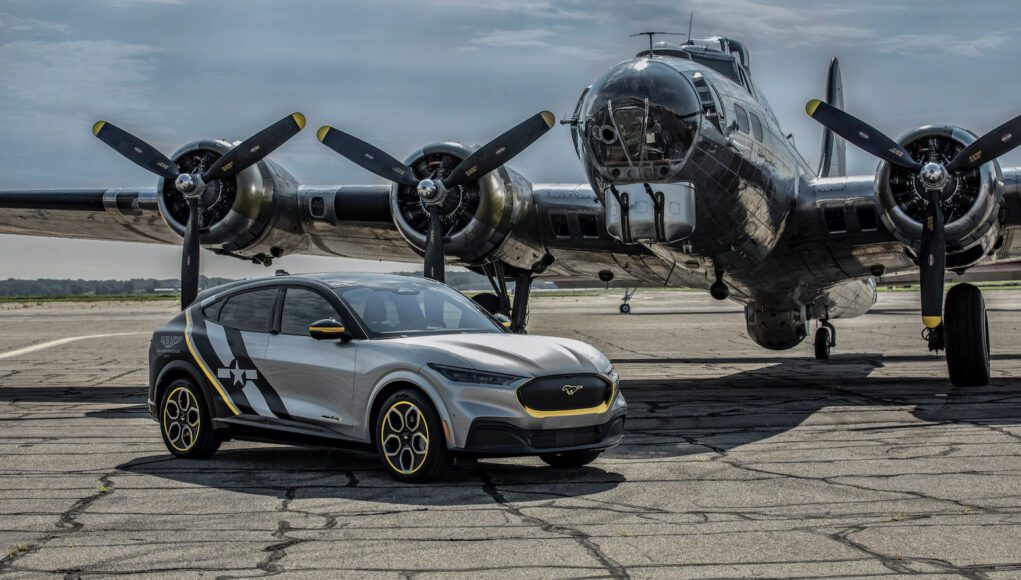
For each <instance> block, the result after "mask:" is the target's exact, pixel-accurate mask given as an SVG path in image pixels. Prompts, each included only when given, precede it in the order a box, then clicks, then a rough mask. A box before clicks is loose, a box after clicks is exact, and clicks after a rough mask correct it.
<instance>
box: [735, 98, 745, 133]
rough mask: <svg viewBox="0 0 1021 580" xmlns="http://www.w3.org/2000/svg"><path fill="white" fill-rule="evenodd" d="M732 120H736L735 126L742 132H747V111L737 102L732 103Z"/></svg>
mask: <svg viewBox="0 0 1021 580" xmlns="http://www.w3.org/2000/svg"><path fill="white" fill-rule="evenodd" d="M734 120H735V121H737V128H738V129H739V130H740V131H741V132H742V133H747V132H748V112H747V111H745V110H744V107H742V106H741V105H738V104H737V103H734Z"/></svg>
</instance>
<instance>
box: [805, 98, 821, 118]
mask: <svg viewBox="0 0 1021 580" xmlns="http://www.w3.org/2000/svg"><path fill="white" fill-rule="evenodd" d="M821 103H822V101H820V100H819V99H812V100H811V101H808V104H806V105H805V112H806V113H808V116H809V117H811V116H812V115H814V114H815V110H816V109H818V108H819V105H820V104H821Z"/></svg>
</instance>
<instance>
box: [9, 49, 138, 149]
mask: <svg viewBox="0 0 1021 580" xmlns="http://www.w3.org/2000/svg"><path fill="white" fill-rule="evenodd" d="M154 52H156V49H154V48H153V47H151V46H146V45H140V44H129V43H124V42H118V41H114V40H70V41H59V42H41V41H29V40H18V41H14V42H9V43H7V44H3V45H0V71H3V77H4V84H3V88H0V94H4V95H7V96H9V97H13V99H12V101H11V104H10V105H9V106H7V107H4V109H3V111H2V112H0V124H3V125H4V126H8V127H12V126H23V125H25V126H29V127H31V128H32V134H33V135H34V136H35V137H36V138H37V139H40V140H43V141H49V142H59V143H64V144H66V143H69V142H70V143H81V142H83V141H84V140H85V139H86V136H87V135H88V133H87V132H86V131H83V130H82V127H84V126H85V125H86V124H87V123H88V119H90V118H91V117H92V115H94V114H96V113H97V112H101V111H108V112H113V111H117V112H118V114H120V115H122V116H123V118H127V119H131V118H134V117H137V116H138V113H140V112H142V111H147V110H149V98H148V87H149V84H150V83H151V81H152V79H151V74H152V71H153V65H152V64H151V63H150V62H148V61H147V58H148V57H149V56H150V55H152V54H153V53H154Z"/></svg>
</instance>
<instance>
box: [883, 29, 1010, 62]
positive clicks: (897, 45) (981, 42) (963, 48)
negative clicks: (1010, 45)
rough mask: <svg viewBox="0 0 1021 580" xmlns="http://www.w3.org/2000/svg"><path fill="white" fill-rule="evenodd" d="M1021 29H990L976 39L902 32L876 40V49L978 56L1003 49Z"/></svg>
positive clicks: (922, 54)
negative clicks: (990, 30)
mask: <svg viewBox="0 0 1021 580" xmlns="http://www.w3.org/2000/svg"><path fill="white" fill-rule="evenodd" d="M1017 31H1018V29H1016V28H1014V29H1009V30H1000V31H995V32H986V33H983V34H982V35H980V36H976V37H974V38H961V37H954V36H945V35H931V34H929V35H924V34H902V35H899V36H894V37H892V38H886V39H883V40H881V41H879V42H877V43H876V49H877V50H879V51H880V52H885V53H888V54H903V53H904V52H910V53H912V54H916V55H918V56H920V57H923V58H929V59H936V58H943V57H947V56H965V57H977V56H982V55H984V54H987V53H988V51H990V50H993V49H996V48H1000V47H1001V46H1003V45H1004V44H1005V43H1006V42H1007V41H1008V40H1010V39H1011V38H1012V37H1013V36H1014V35H1015V33H1016V32H1017Z"/></svg>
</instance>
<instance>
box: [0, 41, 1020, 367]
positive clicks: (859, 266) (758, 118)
mask: <svg viewBox="0 0 1021 580" xmlns="http://www.w3.org/2000/svg"><path fill="white" fill-rule="evenodd" d="M646 34H648V36H649V46H648V49H646V50H643V51H641V52H639V53H638V54H636V55H635V56H634V58H631V59H628V60H626V61H624V62H621V63H619V64H617V65H615V66H613V67H611V68H610V69H608V70H607V71H606V72H605V73H604V74H603V75H602V76H600V77H599V78H598V79H597V80H596V81H595V82H594V83H593V84H592V85H591V86H589V87H588V88H586V89H584V90H583V91H582V93H581V96H580V98H579V99H578V101H577V106H576V108H575V109H574V113H573V115H572V116H571V117H570V118H568V119H565V120H564V121H562V122H563V123H565V124H567V125H568V126H569V128H570V131H571V133H572V136H573V142H574V146H575V150H576V152H577V154H578V157H579V159H580V160H581V162H582V164H583V165H584V169H585V173H586V176H587V178H588V183H584V184H533V183H530V182H529V181H528V180H527V179H526V178H525V177H523V176H522V175H520V174H519V173H517V172H515V171H514V170H512V169H511V168H510V167H508V166H507V165H506V163H507V162H508V161H509V160H510V159H511V158H512V157H514V156H515V155H517V154H518V153H520V152H521V151H522V150H524V149H525V148H526V147H528V146H529V145H530V144H531V143H532V142H534V141H535V140H536V139H538V138H539V137H541V136H542V135H543V134H544V133H545V132H547V131H548V130H550V129H551V128H552V127H553V125H554V124H555V118H554V116H553V115H552V114H551V113H549V112H547V111H544V112H541V113H539V114H538V115H535V116H533V117H531V118H529V119H527V120H525V121H524V122H522V123H521V124H519V125H517V126H516V127H514V128H512V129H510V130H509V131H507V132H506V133H504V134H503V135H501V136H499V137H497V138H496V139H494V140H493V141H491V142H490V143H488V144H486V145H484V146H482V147H476V146H469V145H464V144H460V143H454V142H439V143H434V144H430V145H426V146H425V147H422V148H421V149H418V150H417V151H415V152H413V153H412V154H410V155H409V156H407V157H406V158H405V160H404V161H403V162H401V161H398V160H397V159H395V158H394V157H392V156H390V155H389V154H387V153H385V152H383V151H381V150H379V149H377V148H376V147H373V146H372V145H369V144H368V143H365V142H364V141H361V140H359V139H357V138H356V137H354V136H352V135H349V134H347V133H344V132H343V131H341V130H338V129H335V128H333V127H330V126H324V127H322V128H320V129H319V130H318V132H317V137H318V139H319V140H320V141H321V142H322V143H323V144H324V145H326V146H327V147H328V148H330V149H332V150H333V151H335V152H337V153H339V154H340V155H342V156H344V157H346V158H347V159H348V160H350V161H351V162H353V163H356V164H357V165H359V166H361V167H363V168H365V169H366V170H368V171H370V172H372V173H374V174H376V175H378V176H379V177H382V178H384V179H386V180H388V181H389V182H390V183H388V184H380V185H301V184H299V183H298V181H297V180H296V179H295V178H294V177H293V176H291V174H289V173H288V172H287V171H286V170H285V169H284V168H282V167H281V166H280V165H278V164H276V163H274V162H273V161H271V160H269V159H268V158H267V155H268V154H269V153H271V152H272V151H273V150H274V149H276V148H277V147H279V146H281V145H283V144H284V143H285V142H286V141H287V140H288V139H290V138H291V137H293V136H294V135H295V134H297V133H298V132H299V131H300V130H301V129H302V128H303V127H304V125H305V118H304V116H302V115H301V114H300V113H295V114H293V115H289V116H287V117H284V118H283V119H282V120H280V121H278V122H277V123H275V124H273V125H271V126H270V127H269V128H267V129H265V130H264V131H262V132H260V133H258V134H257V135H255V136H253V137H251V138H249V139H247V140H245V141H242V142H240V143H238V142H234V143H231V142H227V141H224V140H212V139H203V140H198V141H194V142H192V143H188V144H186V145H184V146H183V147H181V148H180V149H178V150H177V151H176V152H174V153H173V154H172V155H171V156H170V157H166V156H164V155H163V154H162V153H160V152H159V151H157V150H156V149H154V148H153V147H151V146H149V145H147V144H146V143H145V142H144V141H142V140H141V139H139V138H138V137H135V136H133V135H131V134H129V133H127V132H125V131H123V130H122V129H119V128H118V127H116V126H115V125H113V124H112V123H108V122H103V121H100V122H97V123H96V124H95V125H94V126H93V132H94V133H95V135H96V137H98V138H99V139H100V140H102V141H103V142H104V143H106V144H107V145H109V146H111V147H113V148H114V149H115V150H117V151H118V152H120V153H121V154H122V155H124V156H125V157H127V158H128V159H129V160H131V161H133V162H135V163H136V164H138V165H140V166H141V167H143V168H145V169H147V170H149V171H150V172H152V173H154V174H156V175H157V176H158V177H159V179H158V181H157V182H156V184H155V186H148V187H136V188H112V189H73V190H32V191H25V190H19V191H0V233H10V234H25V235H38V236H54V237H65V238H90V239H102V240H123V241H134V242H150V243H163V244H182V243H183V251H182V276H181V277H182V303H183V305H188V304H190V303H191V302H192V301H193V300H194V298H195V294H196V292H197V285H198V260H199V250H200V247H201V248H205V249H207V250H209V251H212V252H214V253H217V254H223V255H227V256H234V257H237V258H239V259H243V260H251V261H254V262H256V263H262V264H266V265H269V264H270V263H271V262H272V260H273V259H274V258H279V257H281V256H285V255H288V254H317V255H329V256H343V257H349V258H366V259H386V260H396V261H418V260H420V259H424V266H425V275H426V276H429V277H431V278H434V279H437V280H440V281H442V280H443V277H444V268H445V265H446V264H448V263H450V264H458V265H463V266H465V267H467V268H469V269H471V270H473V271H476V272H482V273H485V274H486V275H487V276H488V277H489V280H490V282H491V283H492V286H493V290H494V292H493V293H485V294H482V295H480V296H478V297H477V298H476V300H477V301H478V302H479V304H480V305H481V306H483V307H484V308H486V309H488V310H489V311H491V312H494V313H495V312H503V313H505V314H509V315H510V317H511V321H512V329H513V330H515V331H518V332H523V331H524V328H525V324H526V312H527V307H528V297H529V288H530V285H531V283H532V280H533V279H535V278H536V277H539V276H543V277H550V278H552V279H554V280H565V281H591V282H595V281H596V280H601V281H603V282H608V281H609V280H611V279H617V280H618V281H620V282H623V283H624V284H630V285H635V286H636V285H642V284H646V285H648V284H657V285H665V286H687V287H697V288H706V289H708V290H709V292H710V293H711V295H712V296H713V297H714V298H717V299H719V300H724V299H727V298H729V299H732V300H736V301H738V302H739V303H741V304H743V305H744V307H745V318H746V322H747V329H748V334H749V336H750V337H751V338H752V339H753V340H754V341H755V342H756V343H758V344H759V345H761V346H763V347H765V348H768V349H775V350H784V349H790V348H793V347H795V346H796V345H798V344H799V343H801V342H802V341H803V340H804V339H805V338H806V337H807V336H808V335H809V332H810V324H811V322H812V321H813V320H814V321H817V324H818V328H817V331H816V334H815V354H816V357H817V358H820V359H825V358H828V357H829V355H830V349H831V347H833V346H835V345H836V340H835V329H834V327H833V324H832V321H833V320H836V319H840V318H850V317H856V316H861V315H863V314H865V313H866V312H867V311H868V310H869V308H870V307H871V306H872V305H873V304H874V303H875V300H876V282H875V279H876V278H879V277H882V276H884V275H887V274H894V273H899V272H911V271H916V270H917V271H918V272H919V277H920V289H921V316H922V320H921V322H922V327H923V335H924V336H925V338H926V340H927V343H928V348H929V349H930V350H934V351H939V350H944V351H945V352H946V361H947V365H948V369H949V374H950V379H951V381H952V382H953V383H954V384H955V385H959V386H967V385H982V384H986V383H987V382H988V381H989V374H990V367H989V360H990V357H989V334H988V320H987V317H986V311H985V305H984V301H983V298H982V294H981V292H980V291H979V290H978V289H977V288H976V287H974V286H972V285H970V284H958V285H956V286H954V287H952V288H951V289H950V291H949V292H947V293H946V296H945V299H944V289H943V286H944V278H945V275H946V272H947V271H951V272H955V273H958V274H961V273H964V272H966V271H968V270H969V269H972V268H981V267H984V266H987V265H989V264H992V263H995V262H1001V263H1002V264H998V265H997V266H998V267H999V268H1000V269H1001V271H1002V268H1003V266H1004V265H1006V266H1007V267H1008V269H1009V268H1010V267H1011V266H1010V264H1011V261H1012V260H1018V259H1021V236H1019V235H1018V232H1019V231H1021V186H1019V180H1021V168H1002V167H1000V165H999V163H997V161H996V159H997V157H999V156H1001V155H1003V154H1004V153H1006V152H1007V151H1010V150H1011V149H1013V148H1014V147H1015V146H1017V145H1018V144H1019V143H1021V141H1019V139H1018V138H1019V137H1021V116H1019V117H1016V118H1014V119H1012V120H1011V121H1008V122H1007V123H1005V124H1004V125H1001V126H1000V127H998V128H996V129H993V130H992V131H990V132H987V133H985V134H984V135H982V136H977V135H976V134H975V133H972V132H971V131H969V130H967V129H964V128H960V127H954V126H949V125H929V126H925V127H920V128H918V129H915V130H912V131H909V132H908V133H906V134H905V135H902V136H901V137H900V138H899V139H898V140H896V141H895V140H893V139H891V138H889V137H887V136H885V135H883V134H882V133H880V132H879V131H877V130H876V129H874V128H872V127H870V126H869V125H867V124H866V123H864V122H863V121H860V120H858V119H856V118H855V117H853V116H851V115H850V114H848V113H846V112H844V111H843V110H842V108H843V88H842V82H841V76H840V68H839V65H838V62H837V61H836V59H834V60H833V61H832V62H831V64H830V68H829V75H828V82H827V85H826V93H825V95H824V96H825V99H824V100H813V101H811V102H809V103H808V105H807V107H806V110H807V112H808V114H809V115H810V116H812V117H813V118H814V119H816V120H817V121H818V122H820V123H821V124H822V125H823V126H824V139H823V147H822V155H821V159H820V161H819V164H818V167H817V168H814V167H812V166H811V165H810V164H809V163H808V162H807V161H806V160H805V158H804V157H803V156H802V155H801V154H800V153H799V152H798V151H797V149H796V148H795V147H794V145H793V143H792V142H791V140H790V139H789V137H788V136H785V135H786V134H785V133H784V131H783V130H782V129H781V128H780V126H779V124H778V123H777V120H776V118H775V117H774V115H773V112H772V110H771V108H770V106H769V104H768V103H767V101H766V99H765V97H764V95H762V93H761V92H760V91H759V90H758V89H757V88H756V86H755V84H754V83H753V82H752V75H751V63H750V58H749V54H748V51H747V50H746V49H745V47H744V46H743V45H742V44H741V43H740V42H738V41H736V40H733V39H728V38H724V37H712V38H706V39H691V38H689V39H688V40H687V41H685V42H683V43H669V42H654V35H655V34H657V33H646ZM845 139H846V140H847V141H850V142H851V143H852V144H854V145H856V146H858V147H860V148H862V149H863V150H865V151H867V152H869V153H871V154H872V155H874V156H876V157H878V158H879V159H880V163H879V166H878V168H877V170H876V173H875V174H874V175H860V176H848V175H846V171H845V165H846V164H845V141H844V140H845ZM182 241H183V242H182ZM1018 267H1019V269H1021V263H1019V264H1018ZM510 285H513V289H514V291H513V292H510V291H509V286H510Z"/></svg>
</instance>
